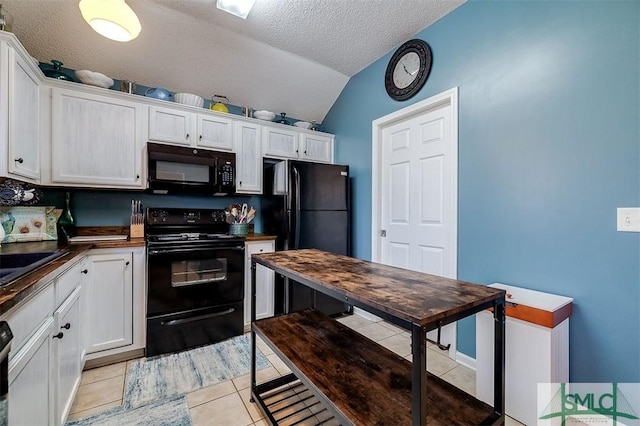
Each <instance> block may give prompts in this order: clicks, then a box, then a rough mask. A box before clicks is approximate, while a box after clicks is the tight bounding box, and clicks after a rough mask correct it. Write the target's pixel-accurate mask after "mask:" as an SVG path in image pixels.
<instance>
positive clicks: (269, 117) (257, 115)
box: [253, 109, 276, 121]
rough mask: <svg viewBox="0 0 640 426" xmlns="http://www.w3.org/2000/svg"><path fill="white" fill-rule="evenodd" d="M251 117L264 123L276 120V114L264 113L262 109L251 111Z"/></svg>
mask: <svg viewBox="0 0 640 426" xmlns="http://www.w3.org/2000/svg"><path fill="white" fill-rule="evenodd" d="M253 116H254V117H255V118H258V119H260V120H265V121H273V119H274V118H276V114H275V113H274V112H271V111H265V110H263V109H261V110H258V111H253Z"/></svg>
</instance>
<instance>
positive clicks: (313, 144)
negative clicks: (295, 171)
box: [300, 133, 333, 163]
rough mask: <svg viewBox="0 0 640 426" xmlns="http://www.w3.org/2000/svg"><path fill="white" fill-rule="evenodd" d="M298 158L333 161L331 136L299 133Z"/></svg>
mask: <svg viewBox="0 0 640 426" xmlns="http://www.w3.org/2000/svg"><path fill="white" fill-rule="evenodd" d="M300 151H301V152H300V158H301V159H302V160H309V161H321V162H325V163H331V162H333V138H332V137H330V136H323V135H312V134H308V133H301V134H300Z"/></svg>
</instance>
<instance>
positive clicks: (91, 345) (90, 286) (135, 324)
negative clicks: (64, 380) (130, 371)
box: [83, 247, 145, 360]
mask: <svg viewBox="0 0 640 426" xmlns="http://www.w3.org/2000/svg"><path fill="white" fill-rule="evenodd" d="M87 269H88V274H87V275H88V277H87V285H86V286H85V287H86V288H85V294H84V296H85V302H84V303H83V304H84V307H83V313H84V318H85V320H84V321H83V324H84V326H85V327H84V342H85V347H86V349H87V357H86V359H87V360H93V359H97V358H102V357H107V356H111V355H117V354H119V353H123V352H127V351H130V350H136V349H143V348H144V342H145V335H144V319H145V248H144V247H131V248H112V249H95V250H92V251H91V252H90V254H89V256H88V261H87Z"/></svg>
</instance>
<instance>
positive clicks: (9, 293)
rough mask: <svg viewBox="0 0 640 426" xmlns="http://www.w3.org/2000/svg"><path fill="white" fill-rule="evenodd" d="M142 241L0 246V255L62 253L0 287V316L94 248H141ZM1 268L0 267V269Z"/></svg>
mask: <svg viewBox="0 0 640 426" xmlns="http://www.w3.org/2000/svg"><path fill="white" fill-rule="evenodd" d="M144 245H145V241H144V238H138V239H132V240H121V241H96V242H91V243H73V244H66V243H62V242H59V241H37V242H27V243H10V244H3V245H2V246H1V247H0V253H3V254H9V253H37V252H46V251H56V250H62V251H66V252H67V254H65V255H64V256H62V257H59V258H57V259H54V260H52V261H51V262H49V263H47V264H46V265H43V266H42V267H40V268H38V269H36V270H34V271H32V272H30V273H28V274H26V275H23V276H22V277H20V278H18V279H17V280H15V281H13V282H12V283H10V284H7V285H5V286H2V287H0V315H4V314H5V313H7V312H8V311H9V310H10V309H12V308H13V307H15V306H17V305H18V304H20V303H21V302H23V301H25V300H27V299H28V298H29V297H30V296H32V295H34V294H36V293H38V292H39V291H40V290H42V289H43V288H44V287H46V286H48V285H49V284H50V279H49V278H48V276H49V275H51V279H53V278H54V275H53V272H54V271H56V269H58V268H59V267H61V266H62V265H64V264H66V263H68V262H74V261H76V260H78V259H79V257H81V256H84V255H85V254H86V252H87V251H89V250H91V249H97V248H119V247H141V246H142V247H144ZM1 266H2V265H0V267H1Z"/></svg>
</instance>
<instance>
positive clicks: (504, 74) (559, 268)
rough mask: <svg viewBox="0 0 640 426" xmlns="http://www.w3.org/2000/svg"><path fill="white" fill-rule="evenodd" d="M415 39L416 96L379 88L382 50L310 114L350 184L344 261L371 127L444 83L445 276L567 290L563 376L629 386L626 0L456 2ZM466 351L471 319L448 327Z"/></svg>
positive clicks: (629, 40)
mask: <svg viewBox="0 0 640 426" xmlns="http://www.w3.org/2000/svg"><path fill="white" fill-rule="evenodd" d="M417 38H420V39H423V40H426V41H427V42H428V43H429V44H430V46H431V48H432V51H433V58H434V59H433V68H432V71H431V75H430V77H429V80H428V81H427V83H426V85H425V87H424V88H423V89H422V90H421V92H420V93H419V94H418V95H417V96H415V97H414V98H412V99H410V100H408V101H405V102H395V101H393V100H391V99H390V98H389V97H388V96H387V95H386V92H385V90H384V85H383V82H384V72H385V68H386V64H387V62H388V60H389V59H390V57H391V54H392V53H393V52H389V53H388V54H387V55H386V56H384V57H383V58H381V59H380V60H378V61H377V62H375V63H373V64H372V65H371V66H369V67H368V68H366V69H365V70H363V71H362V72H360V73H359V74H357V75H356V76H354V77H352V78H351V80H350V81H349V83H348V84H347V86H346V87H345V89H344V91H343V92H342V94H341V95H340V97H339V98H338V100H337V101H336V103H335V104H334V106H333V107H332V109H331V111H330V112H329V114H328V116H327V118H326V119H325V121H324V125H325V129H326V130H327V131H328V132H331V133H335V134H336V140H337V148H336V157H337V161H338V162H341V163H347V164H349V165H350V166H351V174H352V176H353V180H354V216H353V217H354V254H355V255H356V256H357V257H360V258H365V259H370V256H371V215H370V213H369V212H370V209H371V177H370V176H371V121H372V120H374V119H376V118H378V117H381V116H383V115H386V114H388V113H390V112H393V111H396V110H398V109H401V108H403V107H406V106H408V105H410V104H412V103H415V102H418V101H421V100H423V99H426V98H428V97H430V96H433V95H435V94H437V93H440V92H442V91H445V90H447V89H450V88H452V87H456V86H457V87H459V96H460V97H459V189H458V191H459V200H458V203H459V229H458V232H459V235H458V249H459V253H458V277H459V278H460V279H463V280H469V281H473V282H477V283H482V284H489V283H492V282H503V283H508V284H514V285H518V286H522V287H526V288H532V289H537V290H541V291H548V292H552V293H557V294H562V295H567V296H571V297H573V298H574V300H575V301H574V314H573V316H572V317H571V326H570V328H571V332H570V370H571V377H570V380H571V381H574V382H611V381H618V382H639V381H640V234H637V233H622V232H616V208H617V207H631V206H640V172H639V170H640V129H639V122H640V107H639V104H640V100H639V99H640V83H639V81H640V69H639V64H640V43H639V39H640V2H637V1H582V2H577V1H573V2H549V1H490V2H488V1H483V2H481V1H470V2H468V3H465V4H464V5H462V6H461V7H459V8H458V9H456V10H455V11H453V12H452V13H451V14H449V15H447V16H446V17H444V18H442V19H441V20H440V21H438V22H437V23H435V24H434V25H432V26H430V27H429V28H427V29H425V30H424V31H422V32H421V33H419V34H418V35H417ZM458 347H459V350H460V351H462V352H463V353H465V354H468V355H470V356H475V324H474V320H473V319H467V320H465V321H463V322H461V323H460V324H459V326H458Z"/></svg>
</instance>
